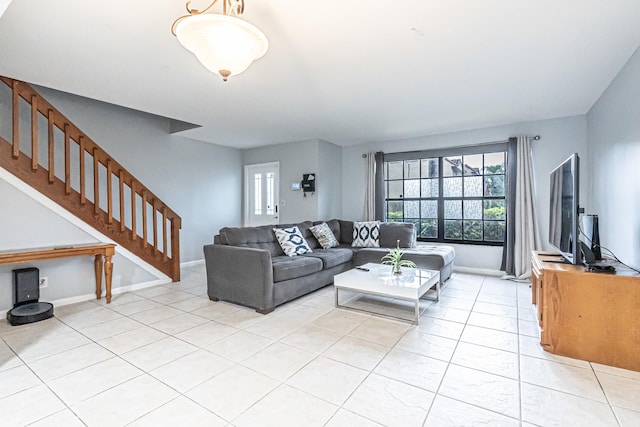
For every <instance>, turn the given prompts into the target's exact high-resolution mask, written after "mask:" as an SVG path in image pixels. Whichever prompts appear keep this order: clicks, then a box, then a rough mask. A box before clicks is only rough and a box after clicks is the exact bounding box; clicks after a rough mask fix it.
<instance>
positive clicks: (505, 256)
mask: <svg viewBox="0 0 640 427" xmlns="http://www.w3.org/2000/svg"><path fill="white" fill-rule="evenodd" d="M517 150H518V141H517V139H516V138H509V142H508V143H507V171H506V172H507V173H506V182H505V192H506V193H505V195H506V198H507V200H506V202H507V227H506V231H505V233H504V246H503V247H502V264H501V265H500V270H501V271H504V272H505V273H506V274H507V275H508V276H513V275H514V273H515V270H516V265H515V261H514V245H515V240H516V222H515V217H516V171H517V165H518V152H517Z"/></svg>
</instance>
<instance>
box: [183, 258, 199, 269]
mask: <svg viewBox="0 0 640 427" xmlns="http://www.w3.org/2000/svg"><path fill="white" fill-rule="evenodd" d="M197 265H204V258H202V259H196V260H194V261H186V262H181V263H180V268H185V267H195V266H197Z"/></svg>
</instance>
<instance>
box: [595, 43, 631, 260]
mask: <svg viewBox="0 0 640 427" xmlns="http://www.w3.org/2000/svg"><path fill="white" fill-rule="evenodd" d="M587 126H588V135H589V142H588V148H589V163H588V165H589V172H590V174H591V178H592V179H591V183H590V184H591V186H590V188H591V191H592V193H593V197H592V200H591V204H590V205H589V209H588V212H590V213H594V214H597V215H598V217H599V220H600V238H601V243H602V245H603V246H604V247H607V248H609V249H611V250H612V251H613V252H614V253H615V254H616V256H617V257H618V258H620V260H622V261H623V262H625V263H626V264H629V265H631V266H633V267H635V268H640V214H639V212H640V51H636V52H635V53H634V54H633V56H632V57H631V58H630V59H629V62H628V63H627V65H626V66H625V67H624V68H623V69H622V70H621V71H620V73H619V74H618V76H617V77H616V78H615V79H614V80H613V82H612V83H611V85H610V86H609V88H608V89H607V90H606V91H605V92H604V93H603V94H602V96H601V97H600V99H598V101H597V102H596V103H595V104H594V106H593V107H592V108H591V110H590V111H589V113H588V114H587Z"/></svg>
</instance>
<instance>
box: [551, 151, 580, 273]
mask: <svg viewBox="0 0 640 427" xmlns="http://www.w3.org/2000/svg"><path fill="white" fill-rule="evenodd" d="M578 175H579V158H578V154H577V153H576V154H573V155H572V156H571V157H569V158H568V159H567V160H566V161H564V162H563V163H562V164H561V165H560V166H558V167H557V168H556V169H555V170H554V171H553V172H551V189H550V190H551V191H550V196H551V200H550V209H549V211H550V213H549V242H550V243H551V244H552V245H553V246H554V247H555V248H556V249H558V250H559V251H560V253H561V254H562V256H563V257H564V258H565V259H566V260H567V261H569V262H570V263H572V264H578V263H580V262H581V261H580V253H579V247H580V243H579V240H580V239H579V237H580V236H579V235H578V232H579V231H578V199H579V193H578V182H579V176H578Z"/></svg>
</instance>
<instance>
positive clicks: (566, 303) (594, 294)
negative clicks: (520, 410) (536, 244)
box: [531, 252, 640, 371]
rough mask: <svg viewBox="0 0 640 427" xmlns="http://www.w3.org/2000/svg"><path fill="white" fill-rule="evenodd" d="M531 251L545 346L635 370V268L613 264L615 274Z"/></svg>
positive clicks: (639, 296) (639, 291)
mask: <svg viewBox="0 0 640 427" xmlns="http://www.w3.org/2000/svg"><path fill="white" fill-rule="evenodd" d="M561 259H562V258H561V257H560V256H559V255H549V254H544V253H542V252H533V254H532V261H531V291H532V302H533V304H534V306H535V307H536V310H537V315H538V323H539V325H540V328H541V332H540V345H541V346H542V348H544V349H545V350H546V351H548V352H550V353H554V354H559V355H563V356H569V357H573V358H576V359H582V360H588V361H590V362H596V363H601V364H604V365H611V366H617V367H619V368H625V369H632V370H634V371H640V274H638V273H636V272H635V271H633V270H631V269H628V268H626V267H624V266H623V265H622V264H617V265H615V267H616V270H617V271H616V273H615V274H603V273H590V272H587V271H586V268H585V267H583V266H578V265H571V264H563V263H561V262H559V261H561Z"/></svg>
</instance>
